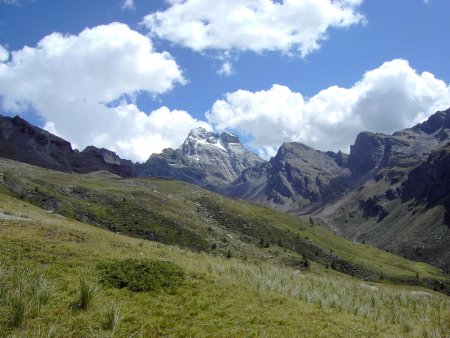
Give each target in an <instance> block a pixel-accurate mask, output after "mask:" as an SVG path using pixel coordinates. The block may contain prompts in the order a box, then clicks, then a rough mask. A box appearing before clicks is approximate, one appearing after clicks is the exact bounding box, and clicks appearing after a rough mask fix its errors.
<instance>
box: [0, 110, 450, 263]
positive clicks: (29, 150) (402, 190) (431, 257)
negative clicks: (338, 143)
mask: <svg viewBox="0 0 450 338" xmlns="http://www.w3.org/2000/svg"><path fill="white" fill-rule="evenodd" d="M0 156H2V157H6V158H10V159H14V160H17V161H21V162H26V163H30V164H34V165H38V166H41V167H44V168H50V169H56V170H60V171H64V172H75V173H86V172H91V171H97V170H107V171H109V172H112V173H114V174H117V175H120V176H123V177H144V176H159V177H165V178H171V179H177V180H182V181H186V182H189V183H193V184H197V185H200V186H203V187H206V188H208V189H210V190H213V191H217V192H220V193H222V194H225V195H229V196H233V197H239V198H242V199H247V200H250V201H253V202H256V203H259V204H263V205H265V206H269V207H272V208H275V209H278V210H281V211H285V212H289V213H292V214H296V215H299V216H301V217H306V218H309V219H310V221H311V222H319V223H324V224H326V225H328V226H329V227H330V228H332V229H333V230H334V231H335V232H336V233H337V234H339V235H342V236H344V237H346V238H350V239H353V240H355V241H359V242H365V243H366V244H370V245H374V246H377V247H380V248H383V249H385V250H389V251H392V252H394V253H397V254H400V255H403V256H405V257H407V258H410V259H414V260H421V261H425V262H428V263H431V264H434V265H436V266H439V267H441V268H444V270H446V271H450V109H449V110H446V111H442V112H437V113H436V114H434V115H432V116H431V117H430V118H429V119H428V120H427V121H425V122H423V123H421V124H418V125H416V126H414V127H412V128H409V129H405V130H402V131H399V132H396V133H394V134H393V135H384V134H374V133H370V132H362V133H360V134H359V135H358V137H357V138H356V141H355V144H354V145H353V146H351V150H350V154H348V155H347V154H344V153H342V152H338V153H333V152H321V151H318V150H315V149H312V148H310V147H308V146H306V145H303V144H300V143H295V142H288V143H284V144H283V145H282V146H281V147H280V148H279V150H278V152H277V154H276V156H275V157H273V158H271V159H270V160H269V161H265V160H263V159H261V158H260V157H258V156H257V155H255V154H253V153H252V152H250V151H249V150H247V149H246V148H245V147H244V146H243V145H242V144H241V143H240V141H239V138H238V137H237V136H236V135H233V134H231V133H228V132H224V133H222V134H221V135H218V134H216V133H214V132H210V131H207V130H205V129H203V128H198V129H194V130H192V131H191V132H190V133H189V135H188V137H187V139H186V140H185V142H184V143H183V144H182V146H181V147H180V148H178V149H170V148H168V149H165V150H164V151H163V152H162V153H161V154H153V155H152V156H150V158H149V159H148V160H147V162H145V163H142V164H136V163H132V162H131V161H128V160H123V159H121V158H120V157H119V156H117V155H116V154H115V153H114V152H112V151H109V150H107V149H99V148H96V147H93V146H90V147H87V148H86V149H84V150H83V151H81V152H79V151H77V150H73V149H72V147H71V145H70V143H69V142H67V141H65V140H63V139H61V138H59V137H57V136H55V135H52V134H51V133H48V132H47V131H45V130H42V129H40V128H38V127H35V126H32V125H31V124H29V123H28V122H26V121H24V120H23V119H21V118H20V117H18V116H16V117H14V118H10V117H0Z"/></svg>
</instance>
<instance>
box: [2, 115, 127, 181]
mask: <svg viewBox="0 0 450 338" xmlns="http://www.w3.org/2000/svg"><path fill="white" fill-rule="evenodd" d="M0 156H3V157H6V158H10V159H13V160H16V161H21V162H25V163H30V164H34V165H38V166H41V167H44V168H49V169H55V170H60V171H64V172H78V173H86V172H91V171H96V170H108V171H110V172H112V173H115V174H118V175H121V176H131V175H132V162H131V161H127V160H122V159H120V158H119V157H118V156H117V155H116V154H115V153H113V152H111V151H109V150H107V149H98V148H95V147H92V146H91V147H88V148H86V149H85V150H83V151H82V152H81V153H80V152H78V151H75V150H73V149H72V146H71V144H70V143H69V142H67V141H65V140H63V139H62V138H60V137H58V136H55V135H53V134H51V133H49V132H47V131H45V130H43V129H41V128H38V127H35V126H33V125H31V124H29V123H28V122H26V121H25V120H23V119H21V118H20V117H19V116H16V117H14V118H10V117H4V116H1V115H0Z"/></svg>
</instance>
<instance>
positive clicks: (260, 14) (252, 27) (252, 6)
mask: <svg viewBox="0 0 450 338" xmlns="http://www.w3.org/2000/svg"><path fill="white" fill-rule="evenodd" d="M362 1H363V0H339V1H336V0H284V1H272V0H220V1H210V0H168V2H169V4H170V6H169V8H168V9H166V10H165V11H157V12H154V13H151V14H149V15H147V16H146V17H145V18H144V20H143V24H144V25H145V26H147V27H148V28H149V29H150V31H151V35H152V36H155V37H159V38H162V39H167V40H169V41H172V42H174V43H177V44H180V45H182V46H185V47H188V48H191V49H193V50H195V51H205V50H236V51H253V52H263V51H281V52H284V53H293V54H295V55H301V56H303V57H304V56H306V55H308V54H310V53H311V52H313V51H314V50H316V49H318V48H319V47H320V44H321V42H322V41H323V40H325V39H326V33H327V31H328V29H329V28H344V27H349V26H351V25H355V24H358V23H361V22H363V21H364V17H363V16H362V15H361V14H360V13H358V12H357V8H358V7H359V5H360V4H361V3H362Z"/></svg>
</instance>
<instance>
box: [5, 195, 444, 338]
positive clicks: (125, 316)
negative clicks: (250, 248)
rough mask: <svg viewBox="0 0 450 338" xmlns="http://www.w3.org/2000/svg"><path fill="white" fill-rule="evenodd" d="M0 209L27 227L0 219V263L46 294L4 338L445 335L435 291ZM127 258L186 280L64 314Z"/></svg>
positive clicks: (104, 293)
mask: <svg viewBox="0 0 450 338" xmlns="http://www.w3.org/2000/svg"><path fill="white" fill-rule="evenodd" d="M233 203H234V202H233ZM0 205H1V206H2V209H3V210H4V211H6V212H8V213H9V214H10V215H16V216H23V217H27V218H29V219H30V221H25V220H0V264H2V266H4V267H5V268H6V269H17V268H18V269H20V270H22V271H24V270H25V269H31V270H32V271H35V272H36V273H38V274H40V275H41V276H44V277H45V280H46V281H47V282H48V283H49V284H50V283H51V285H52V290H53V291H52V297H50V298H49V300H48V302H47V304H46V305H45V306H43V307H42V308H41V310H40V313H39V314H38V315H35V316H27V317H26V318H25V320H24V321H23V325H21V326H20V327H19V328H14V327H11V326H10V325H9V323H8V320H7V318H8V316H7V313H8V311H9V309H8V306H5V305H0V336H2V337H3V336H4V337H13V336H15V337H46V336H47V335H49V336H51V335H53V336H63V337H79V336H98V337H102V336H108V337H110V336H111V335H112V334H113V336H115V337H129V336H131V335H133V334H135V333H136V335H135V337H139V336H143V337H155V336H163V335H167V336H195V337H206V336H208V337H209V336H216V337H230V336H233V337H257V336H308V337H310V336H330V337H332V336H333V337H334V336H377V337H378V336H386V337H415V336H421V337H423V336H426V337H445V336H448V335H449V334H450V328H449V327H448V323H449V319H450V318H449V313H450V303H449V298H448V297H447V296H445V295H442V294H439V293H435V292H433V291H429V290H427V291H424V289H421V288H417V287H415V288H412V287H402V286H398V285H397V286H390V285H387V284H368V283H367V282H362V281H360V280H358V279H355V278H350V277H347V276H345V275H342V274H340V273H338V272H335V271H333V270H331V269H324V268H323V267H322V266H321V265H319V264H317V263H314V262H312V265H311V267H310V270H309V271H302V272H300V273H299V272H294V269H293V268H289V267H283V266H281V265H278V264H273V262H271V261H270V260H258V259H254V258H248V259H247V261H243V260H241V259H237V258H234V257H233V258H230V259H227V258H226V257H224V256H220V255H212V254H209V253H205V252H194V251H190V250H188V249H185V248H179V247H176V246H167V245H163V244H160V243H156V242H151V241H146V240H142V239H135V238H130V237H127V236H123V235H121V234H117V233H113V232H109V231H105V230H102V229H99V228H96V227H93V226H90V225H87V224H83V223H80V222H77V221H73V220H70V219H68V218H62V217H60V216H58V215H55V214H49V213H47V212H46V211H44V210H42V209H39V208H36V207H34V206H32V205H30V204H28V203H26V202H21V201H18V200H17V199H14V198H12V197H10V196H6V195H4V194H1V193H0ZM130 258H131V259H150V260H158V261H167V262H172V263H174V264H176V265H177V266H180V267H181V268H182V269H183V271H184V272H185V274H186V279H185V281H184V282H183V284H181V285H180V286H179V287H178V288H176V289H174V290H170V291H164V290H159V291H152V292H133V291H131V290H129V289H127V288H122V289H116V288H111V287H107V286H101V288H100V290H99V293H98V295H97V297H96V298H95V300H94V302H92V304H91V307H90V308H89V309H88V310H87V311H79V310H77V309H74V308H72V307H71V303H72V302H73V300H74V299H77V297H78V294H79V277H80V271H91V275H89V276H88V277H89V278H95V273H94V272H95V269H96V266H98V264H101V263H104V262H110V261H111V260H113V261H114V260H119V261H122V260H126V259H130ZM11 271H12V270H11ZM374 288H377V289H374ZM423 292H427V293H428V294H429V295H428V294H426V295H422V293H423ZM111 303H116V304H120V319H121V320H120V321H118V323H117V324H116V326H115V329H114V331H113V330H112V329H111V325H105V321H106V318H107V317H108V316H111V314H109V315H108V314H105V310H106V311H108V310H107V309H108V307H109V306H110V304H111Z"/></svg>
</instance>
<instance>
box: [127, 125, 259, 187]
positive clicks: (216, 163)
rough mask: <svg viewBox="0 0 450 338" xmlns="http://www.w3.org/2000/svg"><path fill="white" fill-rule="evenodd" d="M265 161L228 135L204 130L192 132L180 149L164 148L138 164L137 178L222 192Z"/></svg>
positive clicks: (236, 138)
mask: <svg viewBox="0 0 450 338" xmlns="http://www.w3.org/2000/svg"><path fill="white" fill-rule="evenodd" d="M263 162H264V160H262V159H261V158H259V157H258V156H257V155H255V154H253V153H252V152H250V151H248V150H247V149H245V148H244V146H243V145H242V144H241V143H240V141H239V138H238V137H237V136H236V135H233V134H231V133H228V132H224V133H222V134H221V135H218V134H216V133H214V132H210V131H207V130H206V129H204V128H197V129H193V130H191V132H190V133H189V135H188V137H187V139H186V140H185V141H184V143H183V144H182V145H181V147H180V148H178V149H176V150H173V149H165V150H164V151H163V152H162V153H161V154H153V155H152V156H151V157H150V158H149V159H148V161H147V162H146V163H144V164H142V165H138V166H137V169H136V173H137V175H138V176H163V177H167V178H173V179H180V180H183V181H187V182H190V183H194V184H198V185H201V186H205V187H209V188H211V189H212V190H219V191H220V189H222V187H224V186H226V185H227V184H229V183H231V182H233V181H234V180H236V179H237V178H238V177H239V175H240V174H241V173H242V171H243V170H245V169H247V168H250V167H253V166H256V165H258V164H260V163H263Z"/></svg>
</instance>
